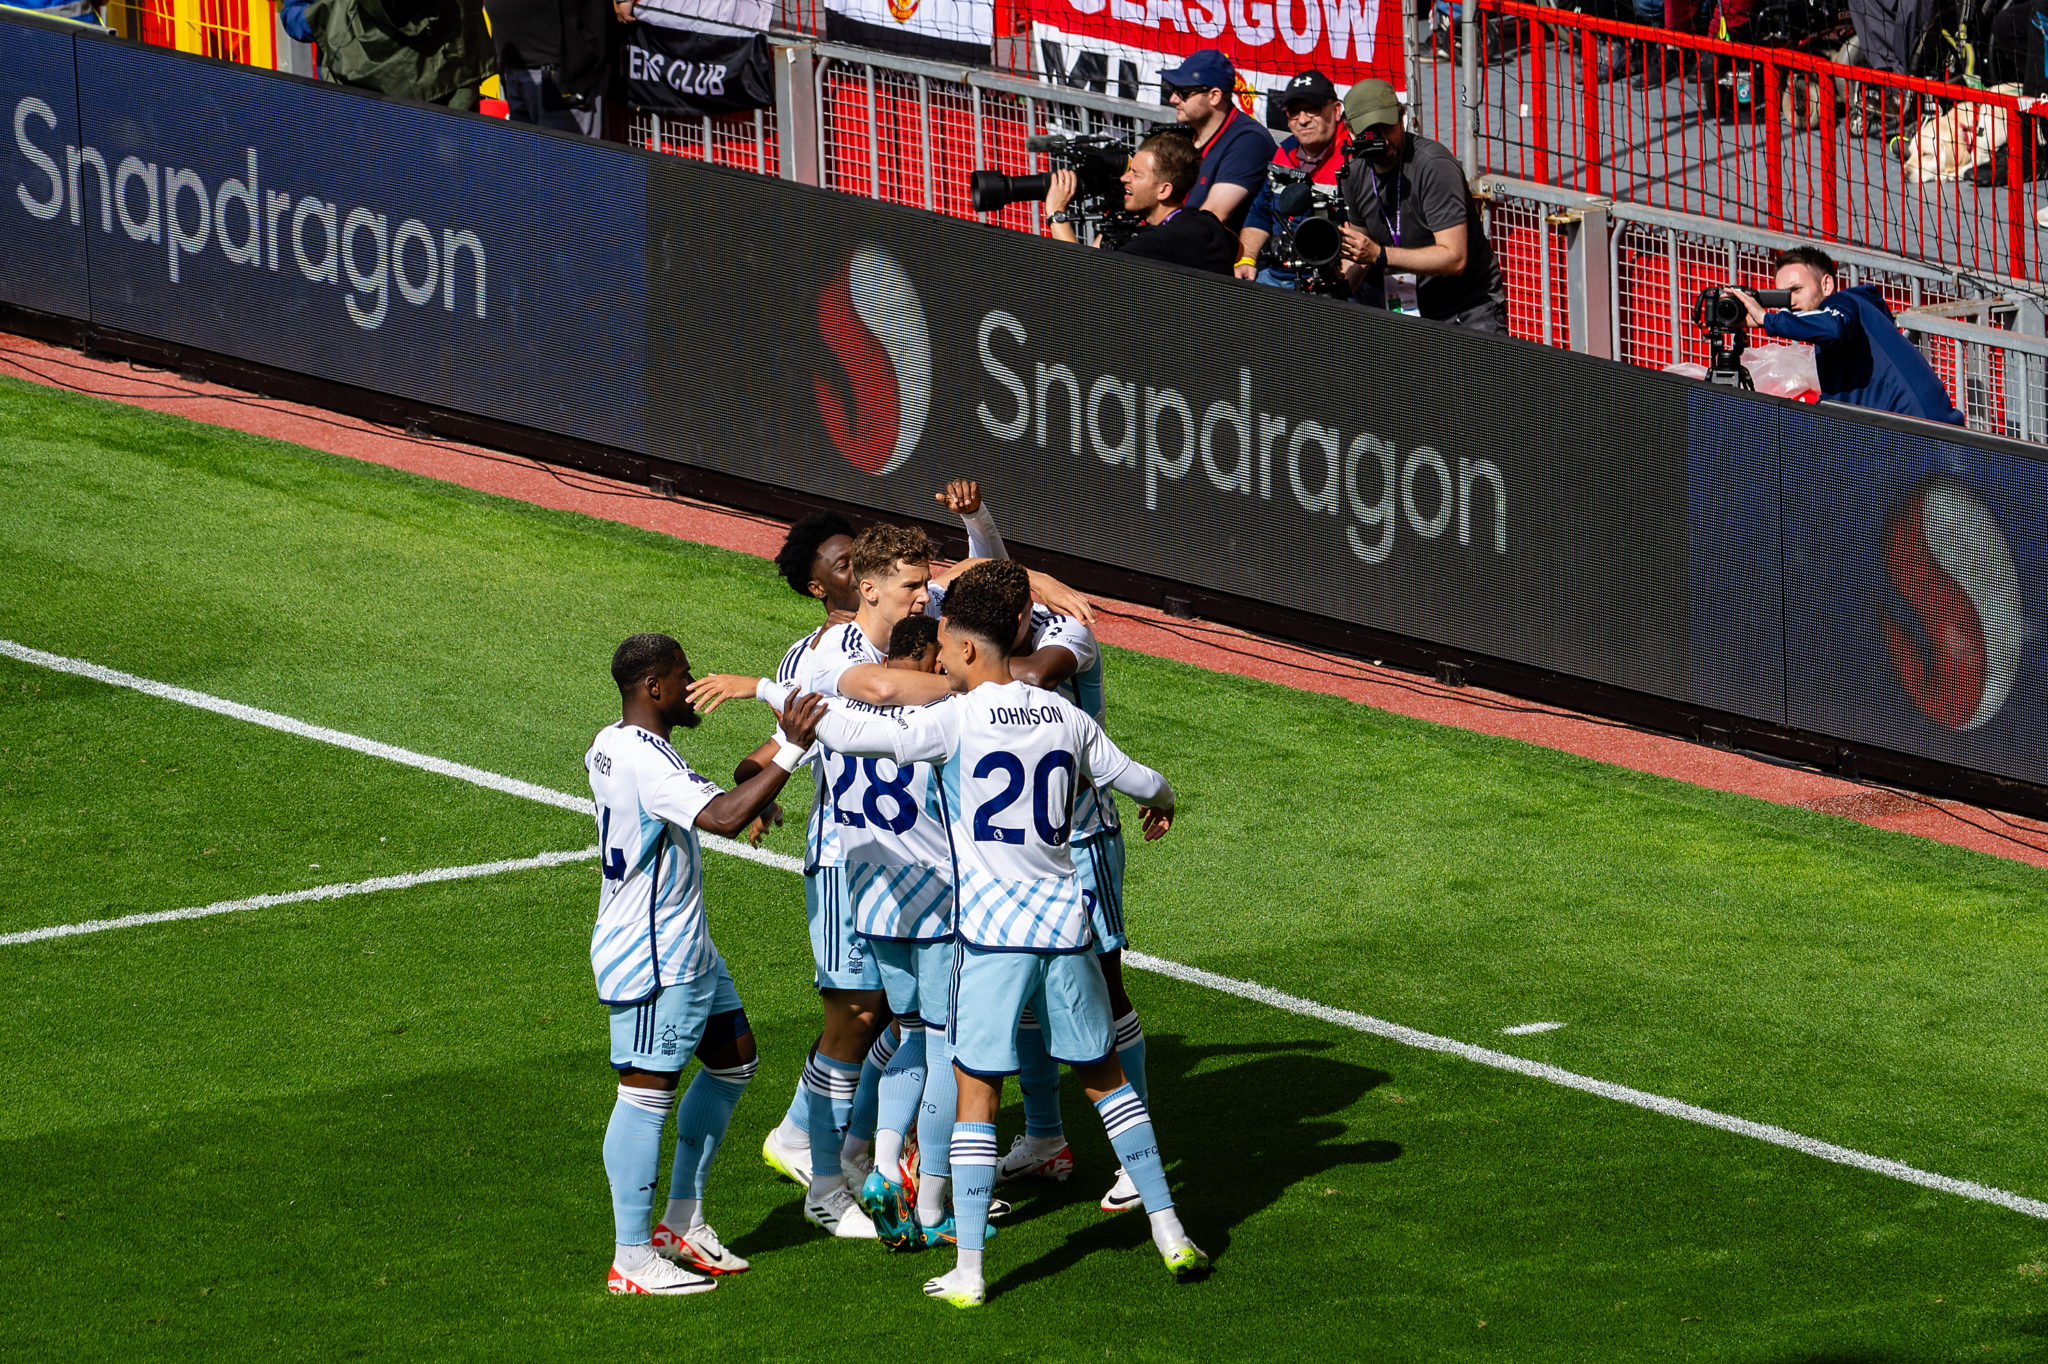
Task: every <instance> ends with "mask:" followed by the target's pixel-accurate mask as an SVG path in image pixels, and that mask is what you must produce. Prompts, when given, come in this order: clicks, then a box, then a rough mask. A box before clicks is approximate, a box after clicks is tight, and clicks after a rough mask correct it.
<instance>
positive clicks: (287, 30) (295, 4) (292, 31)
mask: <svg viewBox="0 0 2048 1364" xmlns="http://www.w3.org/2000/svg"><path fill="white" fill-rule="evenodd" d="M312 8H313V0H282V3H280V4H279V5H278V7H277V22H278V26H279V27H281V28H282V29H284V34H285V37H287V38H290V39H291V40H292V41H293V42H295V43H308V44H311V43H317V42H319V41H320V35H319V34H318V33H316V32H315V31H314V30H313V16H312V14H311V12H310V11H311V10H312Z"/></svg>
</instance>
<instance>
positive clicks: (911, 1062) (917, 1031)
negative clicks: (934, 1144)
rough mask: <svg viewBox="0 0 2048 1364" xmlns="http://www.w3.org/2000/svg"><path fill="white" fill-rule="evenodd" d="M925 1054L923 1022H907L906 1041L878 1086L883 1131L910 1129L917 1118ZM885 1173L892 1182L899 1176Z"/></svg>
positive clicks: (878, 1112) (878, 1119) (878, 1117)
mask: <svg viewBox="0 0 2048 1364" xmlns="http://www.w3.org/2000/svg"><path fill="white" fill-rule="evenodd" d="M924 1056H925V1044H924V1024H923V1023H921V1022H920V1023H918V1024H917V1026H915V1027H912V1026H910V1025H909V1024H905V1025H904V1038H903V1044H902V1045H901V1046H899V1047H897V1048H896V1052H895V1054H894V1055H893V1056H891V1057H890V1058H889V1067H888V1069H887V1070H884V1071H883V1072H882V1081H881V1084H880V1085H878V1086H877V1099H878V1103H877V1106H876V1115H875V1119H876V1125H877V1126H878V1127H880V1128H881V1129H882V1130H883V1131H887V1132H897V1133H902V1132H908V1131H909V1130H910V1125H911V1124H912V1123H913V1122H916V1121H917V1115H918V1104H919V1103H921V1102H922V1101H923V1099H924ZM920 1140H922V1138H921V1137H920ZM882 1174H883V1177H885V1178H887V1179H890V1180H892V1181H893V1180H894V1179H895V1178H896V1171H894V1170H883V1171H882Z"/></svg>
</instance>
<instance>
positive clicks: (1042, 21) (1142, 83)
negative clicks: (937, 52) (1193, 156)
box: [1013, 0, 1406, 117]
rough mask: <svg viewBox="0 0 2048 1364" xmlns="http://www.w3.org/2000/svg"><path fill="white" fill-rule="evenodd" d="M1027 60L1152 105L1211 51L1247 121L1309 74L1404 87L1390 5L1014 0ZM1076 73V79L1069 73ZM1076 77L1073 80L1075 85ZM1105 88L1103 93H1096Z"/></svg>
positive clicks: (1060, 76)
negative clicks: (1025, 33) (1180, 70)
mask: <svg viewBox="0 0 2048 1364" xmlns="http://www.w3.org/2000/svg"><path fill="white" fill-rule="evenodd" d="M1013 3H1014V4H1015V6H1016V10H1015V13H1016V14H1017V15H1018V16H1019V18H1021V19H1024V20H1028V21H1029V24H1030V32H1031V39H1032V52H1033V58H1034V60H1035V61H1036V62H1038V63H1039V64H1040V67H1041V69H1042V70H1043V71H1044V72H1045V74H1046V75H1048V76H1050V77H1052V78H1053V79H1055V80H1062V81H1066V82H1068V83H1071V84H1093V83H1094V80H1095V79H1100V78H1102V77H1103V76H1106V78H1107V82H1108V83H1107V86H1106V92H1107V93H1110V94H1117V95H1125V96H1128V97H1134V98H1144V99H1148V100H1149V99H1153V98H1157V97H1158V95H1159V93H1160V91H1159V72H1160V71H1162V70H1164V69H1166V68H1169V67H1172V66H1176V65H1178V64H1179V63H1180V62H1181V60H1182V59H1183V58H1185V57H1186V56H1187V55H1188V54H1189V53H1191V52H1196V51H1200V50H1201V49H1203V48H1215V49H1217V50H1219V51H1221V52H1222V53H1223V54H1224V55H1225V56H1227V57H1229V58H1230V61H1231V64H1232V65H1233V66H1235V67H1236V68H1237V71H1238V77H1239V84H1238V92H1237V93H1238V97H1239V99H1240V101H1241V102H1242V103H1243V105H1244V107H1245V109H1246V111H1247V112H1257V113H1259V114H1260V115H1261V116H1262V117H1263V113H1264V111H1263V110H1253V108H1252V98H1253V96H1254V95H1255V94H1258V93H1266V92H1270V91H1272V90H1275V89H1277V88H1278V87H1280V86H1282V85H1284V84H1286V83H1287V81H1288V79H1289V78H1290V77H1292V76H1294V75H1295V74H1296V73H1298V72H1301V71H1306V70H1308V69H1310V68H1314V69H1316V70H1318V71H1321V72H1322V73H1323V74H1324V75H1326V76H1328V77H1329V78H1330V79H1331V80H1332V81H1333V82H1334V83H1335V84H1336V85H1337V86H1338V88H1339V89H1340V90H1341V89H1343V88H1344V87H1346V86H1349V85H1350V84H1352V83H1353V82H1354V81H1360V80H1366V79H1369V78H1378V79H1380V80H1385V81H1391V82H1392V83H1393V84H1394V86H1395V88H1396V89H1400V88H1402V87H1404V86H1405V85H1406V79H1405V70H1404V68H1403V65H1402V43H1401V7H1400V5H1399V4H1398V3H1395V0H1013ZM1077 64H1079V65H1080V66H1081V70H1080V71H1078V72H1077V71H1076V65H1077ZM1076 76H1079V77H1080V79H1076ZM1098 88H1103V87H1098Z"/></svg>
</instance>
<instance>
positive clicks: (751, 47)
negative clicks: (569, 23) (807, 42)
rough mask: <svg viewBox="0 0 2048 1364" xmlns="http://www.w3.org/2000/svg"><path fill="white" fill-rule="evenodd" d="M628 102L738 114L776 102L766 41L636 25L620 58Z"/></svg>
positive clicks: (665, 110)
mask: <svg viewBox="0 0 2048 1364" xmlns="http://www.w3.org/2000/svg"><path fill="white" fill-rule="evenodd" d="M619 60H620V63H621V68H622V71H623V74H624V78H625V91H626V100H627V102H628V103H630V104H632V105H633V106H634V107H635V108H639V109H651V110H653V111H654V112H655V113H658V114H683V115H688V116H691V117H696V116H700V115H704V114H737V113H744V112H745V111H747V110H749V109H765V108H767V107H768V106H769V105H771V104H773V103H774V102H775V73H774V69H773V68H772V67H771V66H770V65H769V52H768V39H767V37H766V35H764V34H760V33H746V34H729V33H713V32H704V31H701V30H698V29H695V28H673V27H669V26H667V25H664V24H649V23H635V24H633V25H631V26H629V27H628V29H627V30H626V41H625V44H624V46H623V48H622V50H621V52H620V54H619Z"/></svg>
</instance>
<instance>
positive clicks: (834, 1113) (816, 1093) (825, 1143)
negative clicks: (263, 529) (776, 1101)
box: [804, 1051, 860, 1184]
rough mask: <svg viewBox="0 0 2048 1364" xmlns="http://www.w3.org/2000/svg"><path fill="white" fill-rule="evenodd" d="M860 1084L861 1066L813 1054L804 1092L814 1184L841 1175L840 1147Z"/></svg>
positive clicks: (807, 1064) (822, 1054)
mask: <svg viewBox="0 0 2048 1364" xmlns="http://www.w3.org/2000/svg"><path fill="white" fill-rule="evenodd" d="M859 1085H860V1063H859V1062H858V1061H840V1060H836V1059H834V1058H833V1057H830V1056H827V1055H826V1054H825V1053H824V1052H822V1051H821V1052H816V1053H813V1055H812V1056H811V1059H810V1060H809V1061H808V1062H806V1063H805V1065H804V1090H805V1092H806V1097H808V1098H809V1099H810V1113H809V1119H810V1121H809V1122H808V1123H806V1124H805V1125H806V1126H807V1127H809V1128H810V1132H811V1182H812V1183H813V1184H815V1183H817V1182H818V1180H819V1179H821V1178H824V1177H826V1176H830V1177H832V1178H837V1177H838V1176H839V1174H840V1167H839V1144H840V1142H841V1141H843V1140H844V1139H845V1133H846V1120H847V1115H848V1114H849V1113H850V1112H851V1111H852V1109H853V1091H854V1090H855V1089H856V1088H857V1087H858V1086H859Z"/></svg>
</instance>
